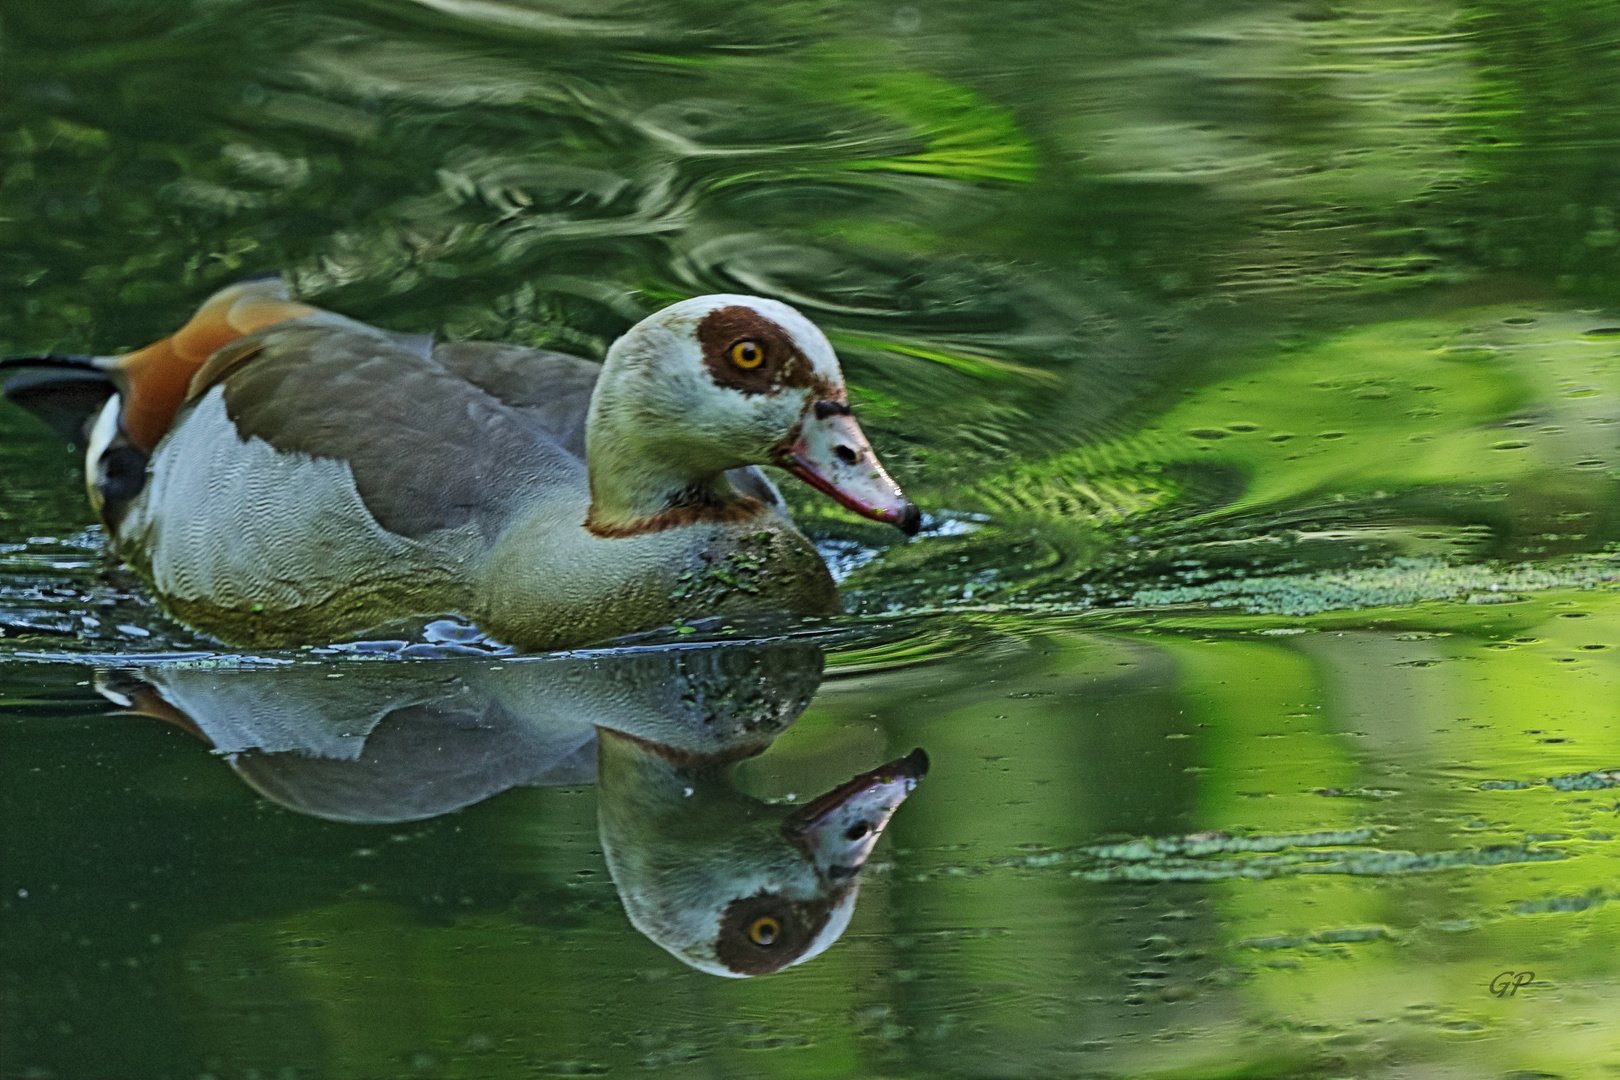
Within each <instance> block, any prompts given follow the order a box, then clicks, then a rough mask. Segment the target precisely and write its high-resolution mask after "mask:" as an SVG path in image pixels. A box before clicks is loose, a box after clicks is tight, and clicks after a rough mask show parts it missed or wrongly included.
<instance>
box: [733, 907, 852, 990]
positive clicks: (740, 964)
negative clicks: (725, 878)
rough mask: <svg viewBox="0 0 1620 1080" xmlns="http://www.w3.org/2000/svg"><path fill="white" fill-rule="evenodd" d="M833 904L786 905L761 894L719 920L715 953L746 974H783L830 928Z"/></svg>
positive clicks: (734, 908) (739, 971) (740, 972)
mask: <svg viewBox="0 0 1620 1080" xmlns="http://www.w3.org/2000/svg"><path fill="white" fill-rule="evenodd" d="M840 895H842V894H840ZM835 901H836V897H834V898H829V899H827V900H821V899H817V900H810V901H803V900H788V899H785V898H784V897H781V896H777V895H775V894H773V893H763V892H762V893H755V894H754V895H753V896H745V897H741V898H740V899H737V900H733V901H732V902H731V903H730V904H729V905H728V906H727V907H726V910H725V914H723V915H722V916H721V917H720V937H719V938H718V939H717V940H716V941H715V943H714V954H715V956H716V957H718V958H719V960H720V962H721V963H722V964H724V965H726V967H728V968H730V969H731V970H732V971H735V972H738V973H739V974H742V975H766V974H769V973H770V972H772V971H780V970H782V969H783V968H785V967H787V966H788V965H789V964H791V963H792V962H793V961H795V960H797V959H798V958H799V957H800V956H803V955H804V950H806V949H808V948H809V947H810V943H811V942H812V941H814V940H815V937H816V935H817V934H819V933H820V932H821V928H822V927H823V926H825V925H826V924H827V917H828V916H829V915H830V914H831V913H832V908H833V903H834V902H835Z"/></svg>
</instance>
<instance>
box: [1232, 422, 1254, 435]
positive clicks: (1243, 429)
mask: <svg viewBox="0 0 1620 1080" xmlns="http://www.w3.org/2000/svg"><path fill="white" fill-rule="evenodd" d="M1226 430H1227V431H1235V432H1237V433H1238V434H1240V435H1242V434H1245V433H1247V432H1250V431H1259V430H1260V425H1259V424H1250V423H1240V424H1227V425H1226Z"/></svg>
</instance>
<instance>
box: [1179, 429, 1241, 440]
mask: <svg viewBox="0 0 1620 1080" xmlns="http://www.w3.org/2000/svg"><path fill="white" fill-rule="evenodd" d="M1187 434H1188V435H1190V436H1192V437H1193V438H1195V439H1224V438H1226V437H1227V435H1229V434H1231V432H1228V431H1223V430H1221V429H1220V428H1193V429H1192V430H1191V431H1189V432H1187Z"/></svg>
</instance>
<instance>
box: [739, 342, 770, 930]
mask: <svg viewBox="0 0 1620 1080" xmlns="http://www.w3.org/2000/svg"><path fill="white" fill-rule="evenodd" d="M731 362H732V363H733V364H736V365H737V366H738V367H740V368H750V369H752V368H757V367H759V365H761V364H763V363H764V362H765V347H764V346H763V345H761V344H760V343H759V342H757V341H739V342H737V344H735V345H733V346H732V347H731ZM756 925H757V924H756Z"/></svg>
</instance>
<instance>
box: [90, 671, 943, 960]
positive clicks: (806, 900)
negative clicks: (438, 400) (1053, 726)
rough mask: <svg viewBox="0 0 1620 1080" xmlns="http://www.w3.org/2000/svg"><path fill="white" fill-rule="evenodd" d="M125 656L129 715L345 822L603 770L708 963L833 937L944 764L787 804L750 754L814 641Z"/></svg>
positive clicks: (618, 845)
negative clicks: (304, 661) (524, 655)
mask: <svg viewBox="0 0 1620 1080" xmlns="http://www.w3.org/2000/svg"><path fill="white" fill-rule="evenodd" d="M345 666H346V667H347V668H348V669H349V670H348V673H347V675H346V677H345V678H344V679H342V680H341V681H340V682H338V683H333V682H331V681H328V679H327V676H328V674H329V673H330V668H329V667H328V666H326V665H315V666H313V667H310V666H305V665H301V664H294V665H288V666H285V667H275V668H260V669H257V670H255V669H244V670H233V671H224V672H222V671H219V670H215V669H199V668H194V667H185V666H172V667H171V666H166V665H155V666H151V667H147V668H143V669H141V670H140V671H139V672H126V671H119V670H117V669H114V670H112V671H109V672H103V673H101V674H100V675H99V676H98V679H99V683H98V689H99V690H100V691H101V693H102V694H103V695H105V696H106V697H107V698H109V699H110V700H112V701H114V702H116V703H118V704H119V705H120V706H122V707H123V708H124V709H125V710H127V711H129V712H132V713H138V714H142V715H146V716H151V717H154V718H156V719H161V720H164V721H167V722H169V723H173V724H176V725H178V726H180V727H182V728H184V729H186V730H188V731H190V732H191V733H193V734H195V735H197V736H199V737H200V738H203V739H205V740H207V741H208V742H209V743H211V744H212V745H213V747H214V750H215V752H216V753H217V754H220V755H221V756H223V757H224V758H225V759H226V760H227V761H228V762H229V763H230V766H231V768H233V769H234V770H236V772H237V773H238V774H239V775H240V776H241V777H242V778H243V779H244V780H246V781H247V782H248V783H249V784H251V785H252V786H253V787H254V788H256V789H257V790H259V791H260V792H262V793H263V794H265V795H266V796H268V797H269V798H271V799H274V800H275V801H276V802H279V803H281V804H282V805H285V806H289V807H292V808H293V809H295V810H298V811H300V812H302V813H306V814H313V815H315V816H318V817H323V818H327V819H330V820H334V821H347V822H365V823H382V822H403V821H415V820H420V819H422V818H427V817H432V816H435V815H437V814H442V813H447V812H449V811H451V810H455V809H457V808H460V807H462V806H466V805H469V804H471V803H474V802H477V801H479V800H482V799H485V798H488V797H490V796H492V795H494V794H496V793H497V792H500V791H504V790H506V789H508V788H511V787H513V786H515V785H518V784H524V785H528V786H551V785H558V786H577V785H581V784H589V783H592V782H595V783H596V784H597V797H596V804H597V820H598V825H599V830H600V831H599V835H600V837H601V841H602V854H603V857H604V859H605V860H606V862H607V866H608V870H609V872H610V873H611V874H612V877H613V882H614V885H615V886H616V887H617V889H618V892H619V898H620V900H621V902H622V903H623V904H624V909H625V912H626V913H627V914H628V915H629V917H630V921H631V922H632V923H633V924H634V925H635V927H636V928H637V929H638V930H640V931H641V932H642V933H643V934H645V935H646V936H647V937H649V938H650V939H652V940H653V941H654V942H656V943H657V944H658V945H660V946H661V947H663V948H664V949H666V950H668V951H669V952H670V953H671V954H673V955H674V956H676V957H678V958H680V959H681V960H682V961H684V962H685V963H687V964H690V965H691V966H692V967H695V968H697V969H699V970H701V971H707V972H710V973H712V974H715V975H726V976H732V977H740V976H747V975H763V974H767V973H769V972H773V971H779V970H781V969H782V968H785V967H788V966H790V965H792V964H799V963H803V962H804V961H806V960H808V959H810V958H811V957H814V956H816V955H818V954H819V953H821V952H822V951H824V950H825V949H826V948H827V947H828V946H830V945H831V944H832V943H833V942H834V941H836V940H837V939H838V937H839V935H840V934H842V933H843V932H844V929H845V927H846V926H848V924H849V920H850V916H851V914H852V913H853V911H854V908H855V902H856V896H857V894H858V893H859V891H860V884H861V870H862V868H863V867H864V866H865V864H866V862H867V859H868V858H869V857H870V855H871V853H872V849H873V847H874V846H875V845H876V843H877V841H878V837H879V836H880V835H882V833H883V830H884V828H885V826H887V825H888V823H889V820H890V818H891V817H892V816H893V814H894V812H895V810H896V809H897V808H898V807H899V805H900V804H901V803H902V802H903V801H904V800H905V799H906V797H907V796H908V795H909V794H910V793H911V792H912V790H913V789H914V788H915V787H916V785H917V782H918V781H919V780H920V779H922V777H923V776H924V775H925V774H926V773H927V771H928V755H927V754H926V753H924V752H923V751H922V750H913V751H912V752H911V753H910V754H907V755H906V756H905V757H901V758H896V759H895V760H893V761H890V762H889V763H888V764H886V765H881V766H879V767H878V768H876V769H873V770H871V771H870V772H866V773H862V774H861V775H860V776H857V777H855V778H854V779H852V780H849V781H847V782H846V783H843V784H840V785H839V786H838V787H836V788H834V789H832V790H831V791H828V792H826V793H825V794H823V795H821V796H819V797H818V798H815V799H812V800H810V801H809V802H807V803H805V804H803V805H800V806H793V805H790V804H787V803H765V802H762V801H761V800H759V799H756V798H753V797H752V796H749V795H746V794H744V793H743V792H741V791H739V790H737V788H736V787H735V786H734V785H733V783H732V781H731V767H732V765H734V764H735V763H736V762H737V761H738V760H739V759H742V758H746V757H750V756H753V755H755V754H758V753H760V752H762V751H763V750H765V749H766V748H767V747H768V746H770V744H771V742H772V741H773V740H774V739H775V738H776V737H777V736H778V735H780V734H781V733H782V732H783V731H785V730H786V729H787V728H788V726H789V725H791V724H792V723H793V722H794V721H795V720H796V719H797V718H798V717H799V715H800V714H801V713H802V712H803V711H804V709H805V707H806V706H807V705H808V704H809V703H810V699H811V697H812V695H813V694H814V693H815V690H816V686H817V684H818V683H819V681H820V675H821V670H822V657H821V653H820V651H819V650H818V649H816V648H815V647H814V646H813V645H809V644H808V643H805V642H787V643H777V644H772V645H768V646H764V647H750V646H743V647H736V646H725V647H710V648H704V649H674V650H670V649H662V650H646V651H638V652H633V653H629V654H618V655H612V654H610V655H601V654H593V655H591V656H589V657H588V658H587V657H564V658H560V659H556V660H550V661H546V662H540V663H524V664H505V665H493V666H492V665H490V664H489V663H487V662H479V661H471V660H465V661H459V662H458V661H452V662H450V663H447V664H436V665H433V666H432V667H431V668H428V667H425V666H414V665H413V666H406V667H403V668H401V667H396V666H393V665H378V664H359V665H353V664H349V665H345Z"/></svg>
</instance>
